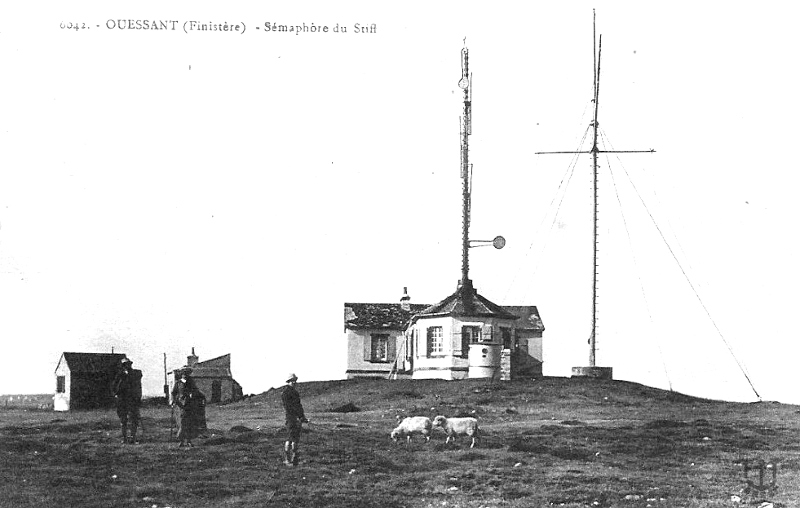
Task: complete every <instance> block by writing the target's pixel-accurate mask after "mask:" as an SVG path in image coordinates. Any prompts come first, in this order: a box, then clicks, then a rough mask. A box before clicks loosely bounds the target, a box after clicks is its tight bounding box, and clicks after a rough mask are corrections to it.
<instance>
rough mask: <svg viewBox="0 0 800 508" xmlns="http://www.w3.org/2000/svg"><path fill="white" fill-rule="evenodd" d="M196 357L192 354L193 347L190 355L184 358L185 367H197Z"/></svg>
mask: <svg viewBox="0 0 800 508" xmlns="http://www.w3.org/2000/svg"><path fill="white" fill-rule="evenodd" d="M197 360H198V358H197V355H196V354H194V346H192V354H190V355H189V356H187V357H186V366H187V367H194V366H195V365H197Z"/></svg>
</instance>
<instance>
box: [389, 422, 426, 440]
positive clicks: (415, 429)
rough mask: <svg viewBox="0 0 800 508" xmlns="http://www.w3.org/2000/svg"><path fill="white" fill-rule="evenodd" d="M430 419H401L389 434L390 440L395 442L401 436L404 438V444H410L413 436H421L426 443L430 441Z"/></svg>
mask: <svg viewBox="0 0 800 508" xmlns="http://www.w3.org/2000/svg"><path fill="white" fill-rule="evenodd" d="M432 426H433V425H432V424H431V419H430V418H428V417H427V416H409V417H407V418H403V421H401V422H400V425H398V426H397V427H396V428H395V429H394V430H393V431H392V433H391V436H392V439H393V440H395V441H397V440H398V439H400V438H401V437H403V436H406V442H407V443H410V442H411V436H413V435H414V434H422V435H423V436H425V440H426V441H430V440H431V428H432Z"/></svg>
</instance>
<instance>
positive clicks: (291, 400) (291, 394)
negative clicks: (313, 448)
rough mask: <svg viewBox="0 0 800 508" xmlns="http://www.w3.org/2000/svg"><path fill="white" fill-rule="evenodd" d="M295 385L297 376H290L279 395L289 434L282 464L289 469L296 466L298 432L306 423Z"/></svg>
mask: <svg viewBox="0 0 800 508" xmlns="http://www.w3.org/2000/svg"><path fill="white" fill-rule="evenodd" d="M296 384H297V376H295V375H294V374H290V375H289V378H288V379H287V380H286V386H284V387H283V392H282V393H281V402H283V409H284V410H285V411H286V430H287V431H288V432H289V439H287V440H286V443H284V445H283V463H284V464H285V465H287V466H290V467H291V466H296V465H297V445H298V444H299V442H300V432H302V430H303V423H307V422H308V418H306V414H305V412H304V411H303V404H302V403H301V402H300V394H299V393H297V389H296V388H295V385H296Z"/></svg>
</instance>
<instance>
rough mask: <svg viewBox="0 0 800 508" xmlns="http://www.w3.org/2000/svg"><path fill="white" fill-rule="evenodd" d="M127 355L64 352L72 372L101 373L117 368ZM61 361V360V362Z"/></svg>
mask: <svg viewBox="0 0 800 508" xmlns="http://www.w3.org/2000/svg"><path fill="white" fill-rule="evenodd" d="M125 356H126V355H124V354H122V353H64V354H63V357H64V360H65V361H66V362H67V367H69V370H70V372H74V373H77V372H80V373H86V374H91V373H99V372H108V371H109V370H113V369H116V368H117V366H119V364H120V362H122V359H123V358H125ZM59 363H60V362H59Z"/></svg>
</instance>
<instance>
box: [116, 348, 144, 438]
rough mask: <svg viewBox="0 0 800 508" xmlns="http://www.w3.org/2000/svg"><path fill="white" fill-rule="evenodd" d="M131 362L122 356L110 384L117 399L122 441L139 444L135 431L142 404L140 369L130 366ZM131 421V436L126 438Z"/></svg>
mask: <svg viewBox="0 0 800 508" xmlns="http://www.w3.org/2000/svg"><path fill="white" fill-rule="evenodd" d="M132 365H133V362H132V361H131V360H130V359H128V358H127V357H125V358H123V359H122V361H121V363H120V367H119V370H118V371H117V375H116V376H115V377H114V381H113V382H112V384H111V389H112V391H113V393H114V397H115V398H116V399H117V416H119V422H120V425H121V426H122V442H123V443H128V442H130V443H132V444H139V441H138V440H137V439H136V431H137V430H138V428H139V408H140V407H141V405H142V371H141V370H138V369H133V368H131V367H132ZM129 421H130V423H131V437H130V441H129V440H128V422H129Z"/></svg>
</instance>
